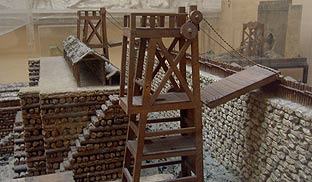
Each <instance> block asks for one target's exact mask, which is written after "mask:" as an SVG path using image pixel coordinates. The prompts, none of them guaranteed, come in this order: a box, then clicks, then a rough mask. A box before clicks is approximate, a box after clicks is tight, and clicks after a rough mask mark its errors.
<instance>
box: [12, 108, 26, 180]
mask: <svg viewBox="0 0 312 182" xmlns="http://www.w3.org/2000/svg"><path fill="white" fill-rule="evenodd" d="M13 133H14V172H15V176H14V178H22V177H25V176H27V165H26V153H25V142H24V125H23V119H22V112H21V111H18V112H17V114H16V119H15V123H14V129H13Z"/></svg>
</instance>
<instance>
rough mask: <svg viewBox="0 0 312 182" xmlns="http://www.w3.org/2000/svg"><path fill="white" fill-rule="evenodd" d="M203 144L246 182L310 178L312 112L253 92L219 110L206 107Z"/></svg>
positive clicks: (300, 106) (294, 104) (204, 107)
mask: <svg viewBox="0 0 312 182" xmlns="http://www.w3.org/2000/svg"><path fill="white" fill-rule="evenodd" d="M203 124H204V128H203V133H204V143H205V145H206V146H207V148H208V150H209V151H210V152H211V153H212V155H213V157H215V158H217V159H218V161H220V162H221V163H222V164H223V165H224V166H226V167H227V168H229V169H232V170H233V171H235V172H236V174H237V175H238V176H240V178H241V180H242V181H310V180H311V179H312V160H311V159H312V148H311V143H312V135H311V133H312V128H311V126H312V113H311V107H304V106H302V105H300V104H296V103H293V102H290V101H286V100H283V99H280V98H276V97H271V96H270V95H268V94H265V93H262V92H261V91H255V92H251V93H249V94H247V95H243V96H241V97H240V98H237V99H235V100H233V101H230V102H228V103H226V104H224V105H221V106H219V107H217V108H215V109H212V110H211V109H209V108H208V107H206V106H205V105H204V106H203Z"/></svg>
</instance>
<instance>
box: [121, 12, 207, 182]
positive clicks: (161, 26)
mask: <svg viewBox="0 0 312 182" xmlns="http://www.w3.org/2000/svg"><path fill="white" fill-rule="evenodd" d="M201 20H202V14H201V12H199V11H197V7H196V6H191V7H190V13H189V16H188V14H187V13H186V11H185V8H184V7H181V8H179V12H178V13H132V14H130V15H126V16H125V17H124V34H123V48H122V69H121V84H120V105H121V107H122V108H123V110H125V112H127V113H128V115H129V124H128V134H127V143H126V151H125V160H124V166H123V181H133V182H138V181H139V180H140V174H141V169H144V168H151V167H157V166H168V165H173V164H180V165H181V173H180V177H179V178H178V179H175V180H171V181H188V182H191V181H196V182H202V181H203V155H202V148H203V144H202V122H201V102H200V85H199V84H200V82H199V53H198V31H199V23H200V22H201ZM138 22H140V23H138ZM163 38H166V39H165V40H166V41H167V40H168V39H170V38H171V39H172V40H171V44H170V46H169V47H166V45H165V43H164V40H163ZM137 42H139V45H138V48H136V43H137ZM173 50H175V51H177V54H176V56H175V55H173V54H172V51H173ZM188 50H189V51H190V54H191V60H190V63H189V65H190V68H191V79H190V80H187V77H186V65H187V64H186V52H187V51H188ZM137 51H138V52H137ZM127 53H129V59H127ZM145 57H146V59H145ZM155 58H157V59H155ZM160 71H163V72H164V75H163V77H162V80H161V81H160V82H158V83H157V82H155V80H156V75H157V74H158V73H159V72H160ZM188 82H190V83H192V85H190V84H189V83H188ZM168 84H169V85H170V89H166V85H168ZM155 85H156V87H155ZM162 111H178V114H179V116H178V117H169V118H158V119H150V118H149V117H148V116H149V114H150V113H152V112H162ZM175 121H176V122H179V128H177V129H171V130H165V131H154V132H149V131H147V130H146V126H147V124H155V123H166V122H175ZM172 157H175V158H178V159H179V160H168V161H166V162H161V163H157V164H155V163H153V164H148V165H142V161H145V160H157V159H164V158H172Z"/></svg>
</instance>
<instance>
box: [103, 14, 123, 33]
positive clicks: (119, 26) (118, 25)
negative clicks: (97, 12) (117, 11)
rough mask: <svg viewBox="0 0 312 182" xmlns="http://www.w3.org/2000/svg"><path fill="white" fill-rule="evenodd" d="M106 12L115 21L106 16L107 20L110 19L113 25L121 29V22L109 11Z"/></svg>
mask: <svg viewBox="0 0 312 182" xmlns="http://www.w3.org/2000/svg"><path fill="white" fill-rule="evenodd" d="M106 12H107V14H108V15H109V16H110V17H111V18H112V19H113V20H114V21H115V22H116V23H114V22H113V21H112V20H111V19H109V18H108V17H107V19H108V21H110V22H111V23H112V24H113V25H114V26H115V27H117V28H118V29H119V30H121V31H122V27H123V26H122V24H121V23H120V22H119V21H118V20H117V19H116V18H114V17H113V15H112V14H111V13H109V12H108V11H106Z"/></svg>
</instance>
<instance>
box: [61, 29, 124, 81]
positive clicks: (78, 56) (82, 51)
mask: <svg viewBox="0 0 312 182" xmlns="http://www.w3.org/2000/svg"><path fill="white" fill-rule="evenodd" d="M63 48H64V58H65V60H66V62H67V63H68V64H69V66H70V67H71V70H72V72H73V75H74V77H75V79H76V81H77V85H78V86H81V78H80V77H81V72H82V69H85V70H84V71H87V72H88V73H90V74H94V75H95V76H96V77H97V78H98V80H99V81H100V82H101V83H102V85H107V84H108V85H112V84H119V73H120V72H119V69H118V68H116V67H115V66H114V65H112V64H111V63H110V61H109V60H108V59H107V58H105V57H104V56H102V55H100V54H99V53H97V52H96V51H95V50H93V49H91V48H89V47H88V46H87V45H86V44H84V43H83V42H81V41H80V40H79V39H77V38H76V37H74V36H72V35H71V36H69V37H67V38H66V39H65V40H64V41H63Z"/></svg>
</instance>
